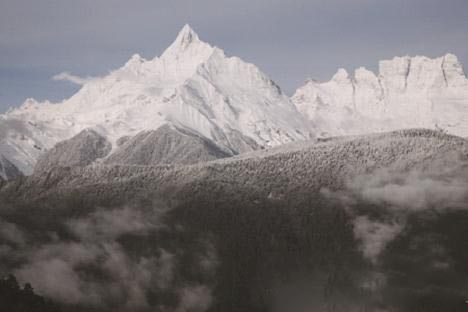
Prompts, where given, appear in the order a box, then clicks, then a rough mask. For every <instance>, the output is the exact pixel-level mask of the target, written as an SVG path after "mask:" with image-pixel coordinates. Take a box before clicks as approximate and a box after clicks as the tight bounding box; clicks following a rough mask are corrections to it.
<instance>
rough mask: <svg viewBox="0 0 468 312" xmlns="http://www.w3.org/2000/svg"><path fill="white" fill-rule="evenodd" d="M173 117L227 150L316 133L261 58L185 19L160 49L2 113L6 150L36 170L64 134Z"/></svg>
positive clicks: (117, 133) (128, 127)
mask: <svg viewBox="0 0 468 312" xmlns="http://www.w3.org/2000/svg"><path fill="white" fill-rule="evenodd" d="M166 124H170V125H173V126H175V127H177V128H179V129H183V130H184V131H186V132H187V131H188V132H191V133H193V134H195V135H196V136H198V137H202V138H205V139H208V140H210V141H212V142H214V143H215V144H216V145H217V146H219V147H220V148H221V149H222V150H224V151H225V152H226V153H228V154H231V155H233V154H237V153H242V152H245V151H251V150H253V149H255V148H258V147H268V146H275V145H279V144H283V143H287V142H291V141H295V140H302V139H306V138H309V137H310V136H311V132H310V129H311V128H310V125H309V123H308V121H307V119H306V118H305V117H304V116H303V115H302V114H300V113H299V112H298V110H297V109H296V107H295V106H294V105H293V103H292V102H291V100H290V99H289V98H288V96H286V95H285V94H284V93H283V92H282V91H281V90H280V88H279V87H278V86H277V85H276V84H275V83H274V82H273V81H272V80H270V79H269V78H268V77H267V76H266V75H265V74H264V73H262V72H261V71H260V70H259V69H258V68H257V67H256V66H254V65H252V64H249V63H246V62H244V61H242V60H241V59H239V58H237V57H227V56H226V55H225V54H224V52H223V51H222V50H220V49H219V48H216V47H213V46H211V45H209V44H207V43H205V42H203V41H201V40H200V39H199V37H198V35H197V34H196V33H195V32H194V31H193V30H192V29H191V28H190V27H189V26H188V25H187V26H185V27H184V28H183V29H182V31H181V32H180V33H179V35H178V37H177V39H176V40H175V41H174V43H173V44H172V45H171V46H170V47H169V48H168V49H167V50H166V51H165V52H164V53H163V54H162V55H161V57H156V58H154V59H152V60H145V59H143V58H142V57H140V56H139V55H134V56H133V57H132V58H131V59H130V60H129V61H128V62H127V63H126V64H125V65H124V66H123V67H121V68H120V69H117V70H115V71H113V72H112V73H110V74H109V75H107V76H105V77H102V78H96V79H92V80H90V81H89V82H87V83H86V84H85V85H84V86H83V87H82V88H81V90H80V91H78V92H77V93H76V94H75V95H74V96H72V97H71V98H70V99H68V100H65V101H63V102H61V103H50V102H44V103H38V102H36V101H34V100H27V101H26V102H25V103H24V104H23V105H22V106H21V107H19V108H17V109H14V110H11V111H9V112H8V113H6V114H4V115H0V155H4V157H5V158H7V159H9V161H10V162H11V163H13V164H14V165H15V166H16V167H18V168H19V169H20V170H21V171H22V172H23V173H25V174H30V173H32V171H33V168H34V166H35V164H36V162H37V159H38V158H39V157H40V156H41V155H42V154H43V153H44V152H45V151H47V150H50V149H52V148H53V147H54V145H55V144H56V143H58V142H60V141H63V140H66V139H70V138H72V137H73V136H75V135H77V134H78V133H80V132H81V131H83V130H85V129H88V128H91V129H93V130H94V131H96V132H97V133H99V134H100V135H102V136H103V137H105V138H106V140H108V141H109V142H110V143H111V144H112V147H113V149H115V147H116V146H117V144H116V142H117V141H118V140H119V139H120V138H122V137H132V136H135V135H137V134H138V133H140V132H142V131H148V130H156V129H158V128H159V127H161V126H162V125H166Z"/></svg>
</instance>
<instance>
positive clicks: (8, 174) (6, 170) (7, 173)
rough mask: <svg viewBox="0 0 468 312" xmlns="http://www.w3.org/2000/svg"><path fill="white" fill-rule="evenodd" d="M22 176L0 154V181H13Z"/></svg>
mask: <svg viewBox="0 0 468 312" xmlns="http://www.w3.org/2000/svg"><path fill="white" fill-rule="evenodd" d="M22 175H23V174H22V173H21V171H19V170H18V168H16V167H15V165H13V164H12V163H11V162H10V161H9V160H8V159H6V158H5V157H4V156H3V155H1V154H0V181H2V180H3V181H6V180H13V179H15V178H18V177H20V176H22Z"/></svg>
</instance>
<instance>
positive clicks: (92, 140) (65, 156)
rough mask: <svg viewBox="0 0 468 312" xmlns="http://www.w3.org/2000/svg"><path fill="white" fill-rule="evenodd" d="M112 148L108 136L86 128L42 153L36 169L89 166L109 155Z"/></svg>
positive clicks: (42, 170)
mask: <svg viewBox="0 0 468 312" xmlns="http://www.w3.org/2000/svg"><path fill="white" fill-rule="evenodd" d="M111 149H112V146H111V144H110V143H109V142H108V141H107V140H106V138H104V137H103V136H101V135H100V134H99V133H97V132H96V131H93V130H90V129H86V130H83V131H81V132H80V133H78V134H77V135H75V136H74V137H73V138H71V139H68V140H65V141H62V142H59V143H58V144H56V145H55V146H54V148H52V149H50V150H48V151H47V152H45V153H44V154H43V155H41V156H40V157H39V159H38V161H37V164H36V167H35V168H34V171H37V172H47V171H48V170H50V169H51V168H52V167H54V166H87V165H90V164H92V163H93V162H94V161H96V160H97V159H100V158H103V157H105V156H107V154H109V152H110V151H111Z"/></svg>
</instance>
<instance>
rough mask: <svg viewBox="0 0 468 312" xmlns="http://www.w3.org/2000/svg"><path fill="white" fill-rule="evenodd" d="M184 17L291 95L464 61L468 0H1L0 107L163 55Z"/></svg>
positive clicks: (57, 95) (52, 95) (64, 91)
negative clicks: (334, 82) (416, 58)
mask: <svg viewBox="0 0 468 312" xmlns="http://www.w3.org/2000/svg"><path fill="white" fill-rule="evenodd" d="M185 23H189V24H190V25H191V26H192V27H193V28H194V29H195V31H197V33H198V34H199V35H200V37H201V39H203V40H204V41H207V42H209V43H211V44H214V45H216V46H219V47H220V48H222V49H224V50H225V51H226V53H227V54H228V55H236V56H239V57H241V58H243V59H244V60H246V61H249V62H252V63H255V64H256V65H258V66H259V67H260V68H261V69H262V70H263V71H265V72H266V73H267V74H268V75H270V77H271V78H273V79H274V80H276V81H277V82H278V83H279V84H280V86H282V87H283V89H284V90H285V91H286V92H287V93H288V94H291V93H292V92H293V91H294V89H296V88H297V87H299V86H300V85H301V84H302V83H303V81H304V80H305V79H306V78H308V77H312V78H317V79H320V80H328V79H329V78H330V77H331V76H332V75H333V74H334V72H335V71H336V70H337V68H339V67H344V68H346V69H348V70H353V69H354V68H356V67H359V66H366V67H368V68H370V69H372V70H376V68H377V62H378V60H380V59H386V58H391V57H393V56H396V55H406V54H410V55H416V54H420V55H421V54H422V55H427V56H431V57H435V56H440V55H443V54H445V53H447V52H452V53H455V54H456V55H458V57H459V58H460V60H461V61H462V62H463V63H464V64H468V0H281V1H280V0H236V1H228V0H0V112H2V111H5V110H6V109H7V108H8V107H12V106H17V105H19V104H20V103H21V102H23V101H24V100H25V99H26V98H28V97H33V98H36V99H38V100H44V99H50V100H54V101H57V100H61V99H63V98H65V97H68V96H70V95H71V94H73V93H74V92H76V90H78V88H79V87H78V86H76V85H73V84H72V83H70V82H67V81H53V80H52V79H51V77H52V76H54V75H55V74H58V73H60V72H63V71H68V72H71V73H73V74H76V75H79V76H98V75H104V74H106V73H107V72H109V71H110V70H112V69H115V68H117V67H120V66H121V65H123V64H124V63H125V62H126V60H127V59H128V58H129V57H130V56H131V55H132V54H134V53H139V54H141V55H142V56H144V57H146V58H152V57H154V56H156V55H159V54H160V53H161V52H162V51H163V50H164V49H165V48H166V47H167V46H168V45H169V44H170V43H171V42H172V41H173V40H174V39H175V36H176V35H177V33H178V31H179V30H180V28H182V26H183V25H184V24H185ZM467 66H468V65H467Z"/></svg>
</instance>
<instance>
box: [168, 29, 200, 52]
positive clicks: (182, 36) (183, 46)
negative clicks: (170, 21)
mask: <svg viewBox="0 0 468 312" xmlns="http://www.w3.org/2000/svg"><path fill="white" fill-rule="evenodd" d="M199 43H202V42H201V41H200V38H199V37H198V35H197V33H196V32H195V31H194V30H193V29H192V27H190V25H188V24H186V25H185V26H184V27H183V28H182V30H181V31H180V32H179V34H178V35H177V38H176V39H175V40H174V42H173V43H172V44H171V46H170V47H169V48H168V49H167V50H166V52H164V54H165V55H167V54H179V53H181V52H184V51H186V50H188V48H189V47H191V46H193V45H198V44H199Z"/></svg>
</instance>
